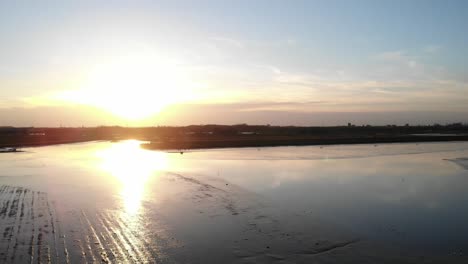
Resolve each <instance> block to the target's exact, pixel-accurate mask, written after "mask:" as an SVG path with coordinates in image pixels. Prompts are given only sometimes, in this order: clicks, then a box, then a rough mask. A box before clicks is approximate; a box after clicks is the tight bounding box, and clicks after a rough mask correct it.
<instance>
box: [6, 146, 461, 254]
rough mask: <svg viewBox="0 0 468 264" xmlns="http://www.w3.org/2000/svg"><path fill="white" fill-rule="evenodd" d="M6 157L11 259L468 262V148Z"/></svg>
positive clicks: (84, 150) (42, 151)
mask: <svg viewBox="0 0 468 264" xmlns="http://www.w3.org/2000/svg"><path fill="white" fill-rule="evenodd" d="M141 143H142V142H140V141H135V140H129V141H121V142H116V143H111V142H88V143H80V144H67V145H57V146H47V147H38V148H25V149H23V151H24V152H19V153H2V154H0V252H2V253H1V254H0V261H2V262H16V263H24V262H25V261H27V262H32V261H40V262H52V263H64V262H70V263H76V262H80V263H82V262H90V263H93V262H120V263H121V262H135V263H144V262H147V263H154V262H157V263H272V262H277V263H311V262H317V263H376V262H378V263H395V262H399V263H447V262H458V263H467V261H468V258H467V257H466V256H465V254H467V253H468V192H467V187H468V169H467V168H468V159H466V158H467V157H468V143H466V142H453V143H421V144H417V143H411V144H377V145H373V144H372V145H366V144H363V145H335V146H305V147H271V148H239V149H212V150H200V151H189V152H184V153H177V152H176V153H167V152H159V151H150V150H144V149H141V148H140V144H141Z"/></svg>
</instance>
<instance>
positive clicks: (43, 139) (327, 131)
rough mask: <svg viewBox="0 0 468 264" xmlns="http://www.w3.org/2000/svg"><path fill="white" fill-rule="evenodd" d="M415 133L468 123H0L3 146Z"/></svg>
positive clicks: (447, 130) (461, 129) (460, 128)
mask: <svg viewBox="0 0 468 264" xmlns="http://www.w3.org/2000/svg"><path fill="white" fill-rule="evenodd" d="M413 134H457V135H459V134H468V124H462V123H453V124H446V125H439V124H434V125H427V126H411V125H403V126H397V125H386V126H370V125H365V126H356V125H353V124H351V123H349V124H347V125H345V126H334V127H316V126H311V127H301V126H270V125H247V124H238V125H190V126H179V127H174V126H156V127H139V128H134V127H120V126H101V127H80V128H36V127H28V128H16V127H0V147H6V146H36V145H49V144H60V143H70V142H82V141H91V140H120V139H130V138H132V139H140V140H149V141H153V140H167V139H170V140H174V139H187V138H219V137H223V136H224V137H225V136H242V137H249V136H253V135H257V137H258V136H260V135H262V136H288V137H290V136H299V137H302V136H306V137H320V138H342V137H346V138H350V137H351V138H352V137H358V138H359V137H382V136H402V135H413Z"/></svg>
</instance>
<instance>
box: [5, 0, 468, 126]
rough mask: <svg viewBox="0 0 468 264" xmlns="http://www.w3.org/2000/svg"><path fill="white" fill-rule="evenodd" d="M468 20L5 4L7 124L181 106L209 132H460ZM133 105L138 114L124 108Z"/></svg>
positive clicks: (218, 6) (344, 12)
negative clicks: (258, 127) (259, 126)
mask: <svg viewBox="0 0 468 264" xmlns="http://www.w3.org/2000/svg"><path fill="white" fill-rule="evenodd" d="M467 12H468V2H466V1H364V0H362V1H164V2H163V1H112V3H111V1H41V2H40V3H39V2H38V1H2V2H1V3H0V58H1V59H0V88H1V89H2V96H1V97H0V118H3V120H4V121H3V124H0V125H6V124H10V123H11V125H28V124H35V125H56V124H57V121H56V120H54V119H53V117H47V118H46V117H44V116H49V115H48V114H46V113H49V112H48V111H50V109H62V110H63V111H62V112H63V113H68V112H69V113H70V114H69V115H68V116H65V117H61V118H60V119H67V120H68V121H69V122H70V125H77V124H82V123H84V124H86V125H88V124H89V125H94V124H98V123H99V122H104V121H106V122H115V123H119V124H120V123H122V122H124V123H128V122H130V123H132V124H135V125H140V124H154V123H159V122H165V123H168V124H180V122H181V121H177V122H176V121H174V120H171V119H170V118H168V116H172V115H171V114H168V113H167V112H168V111H173V112H174V111H175V110H173V109H174V108H177V111H176V112H178V113H180V116H184V113H187V114H186V115H189V114H190V112H192V113H194V112H197V113H199V115H198V116H194V117H193V118H190V119H187V118H186V119H183V118H182V119H181V118H179V120H186V121H184V122H194V123H212V122H214V121H213V120H215V118H213V117H211V120H210V119H209V118H207V116H208V115H207V114H206V113H204V112H203V109H210V111H212V110H211V109H212V108H213V107H215V108H216V107H217V109H224V110H223V111H225V112H226V113H225V114H224V117H225V119H224V122H225V123H231V122H237V121H240V120H241V119H242V118H244V119H249V120H250V119H252V117H253V116H256V117H257V118H256V119H253V120H252V121H250V122H252V123H266V122H268V123H275V122H276V123H278V124H288V122H290V120H287V119H284V118H281V119H278V120H276V119H275V117H278V116H282V115H278V113H281V114H286V116H291V115H296V117H297V118H295V119H294V120H295V121H294V124H300V125H307V124H310V125H320V124H317V123H316V119H317V118H314V119H313V120H312V119H310V120H309V119H308V118H307V117H304V116H309V114H310V115H315V116H320V115H322V116H327V117H329V115H330V114H332V115H333V114H334V115H335V116H340V115H344V114H343V113H346V114H345V116H346V118H348V119H352V118H355V119H356V120H359V122H362V123H366V122H371V123H372V122H374V123H379V122H384V123H385V122H407V121H410V122H413V123H418V122H451V121H464V122H466V121H468V120H460V119H463V117H464V116H467V115H464V114H465V113H467V112H468V107H467V105H468V77H467V76H468V75H467V70H466V69H467V61H468V50H467V48H466V47H468V35H467V34H466V25H468V16H466V14H467ZM148 69H150V70H148ZM110 93H113V94H115V95H116V96H115V97H114V98H113V100H110V98H109V96H106V95H109V94H110ZM145 98H146V99H147V98H157V100H155V101H156V103H152V102H151V101H150V100H145ZM128 102H139V103H133V104H130V107H131V108H132V109H136V110H134V111H133V112H132V111H130V112H131V113H127V114H126V113H124V112H125V111H127V110H125V109H118V108H119V106H120V105H122V104H124V103H126V104H128ZM226 104H229V107H227V106H226ZM77 107H78V108H80V111H75V112H74V111H73V110H72V109H77ZM194 107H195V108H197V111H194V110H193V108H194ZM12 109H17V112H18V113H22V116H24V118H21V119H20V120H22V121H21V122H19V121H15V119H12V118H7V117H6V116H11V112H12V111H13V110H12ZM66 109H68V110H66ZM85 109H86V110H85ZM170 109H172V110H170ZM189 109H190V110H189ZM226 109H229V111H226ZM28 111H31V113H32V112H34V115H33V114H28ZM96 111H100V116H102V118H101V119H99V118H98V119H96V118H94V117H93V118H88V116H87V115H86V114H83V113H84V112H86V113H88V112H96ZM7 113H8V114H7ZM41 113H44V114H43V115H41ZM376 113H378V115H382V116H389V117H391V118H380V119H379V118H370V116H375V114H376ZM402 113H405V118H401V120H399V119H398V118H397V117H398V116H400V117H401V116H402ZM421 113H428V114H427V115H424V114H421ZM434 113H438V114H437V115H435V114H434ZM28 116H30V117H29V118H28ZM180 116H179V117H180ZM431 116H432V117H434V118H432V119H431ZM366 117H369V118H368V119H366ZM436 117H437V118H436ZM88 119H89V120H94V121H93V122H91V121H90V122H87V121H86V120H88ZM403 119H404V120H403ZM39 120H40V121H39ZM109 120H111V121H109ZM314 120H315V121H314ZM334 120H335V119H334ZM336 120H339V121H334V122H342V121H341V119H336ZM215 121H216V122H222V120H219V121H218V120H215ZM334 122H326V124H334ZM322 123H323V122H322Z"/></svg>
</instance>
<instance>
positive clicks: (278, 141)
mask: <svg viewBox="0 0 468 264" xmlns="http://www.w3.org/2000/svg"><path fill="white" fill-rule="evenodd" d="M457 141H468V136H466V135H462V136H394V137H372V138H371V137H362V138H359V137H355V138H352V137H349V138H345V137H344V138H304V137H303V138H297V137H289V138H284V137H283V138H262V137H252V138H226V139H224V140H223V139H211V140H210V139H184V140H178V141H176V140H171V141H160V142H151V143H143V144H141V147H142V148H144V149H147V150H164V151H167V150H192V149H217V148H249V147H286V146H321V145H352V144H383V143H426V142H457Z"/></svg>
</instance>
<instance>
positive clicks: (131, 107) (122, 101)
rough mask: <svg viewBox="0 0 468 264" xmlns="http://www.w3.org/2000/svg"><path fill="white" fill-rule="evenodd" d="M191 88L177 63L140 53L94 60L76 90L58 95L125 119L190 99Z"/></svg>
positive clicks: (146, 116)
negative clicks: (101, 60)
mask: <svg viewBox="0 0 468 264" xmlns="http://www.w3.org/2000/svg"><path fill="white" fill-rule="evenodd" d="M190 88H191V84H190V82H189V78H188V77H187V75H186V74H185V72H184V71H183V70H181V68H180V67H177V65H176V64H174V63H171V62H170V61H168V60H163V59H161V57H156V56H154V55H153V54H150V53H144V54H141V53H140V54H131V55H125V56H118V57H117V58H114V59H112V60H110V61H108V62H105V63H100V64H96V65H95V66H94V67H93V69H92V70H91V71H90V73H89V74H88V76H87V78H86V80H85V81H84V82H83V85H82V87H81V88H80V89H79V90H77V91H67V92H65V93H62V95H61V97H62V98H65V99H67V100H71V101H73V102H77V103H82V104H86V105H92V106H96V107H99V108H102V109H104V110H106V111H108V112H111V113H112V114H114V115H116V116H119V117H121V118H124V119H126V120H141V119H145V118H148V117H151V116H153V115H156V114H158V113H159V112H160V111H161V110H162V109H163V108H165V107H166V106H168V105H171V104H174V103H179V102H183V101H187V100H190V99H191V98H193V97H194V96H193V92H192V90H191V89H190Z"/></svg>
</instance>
